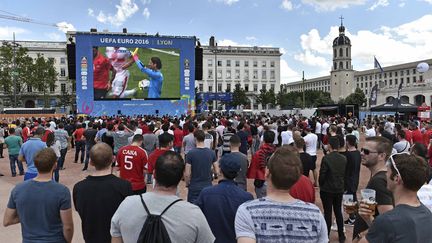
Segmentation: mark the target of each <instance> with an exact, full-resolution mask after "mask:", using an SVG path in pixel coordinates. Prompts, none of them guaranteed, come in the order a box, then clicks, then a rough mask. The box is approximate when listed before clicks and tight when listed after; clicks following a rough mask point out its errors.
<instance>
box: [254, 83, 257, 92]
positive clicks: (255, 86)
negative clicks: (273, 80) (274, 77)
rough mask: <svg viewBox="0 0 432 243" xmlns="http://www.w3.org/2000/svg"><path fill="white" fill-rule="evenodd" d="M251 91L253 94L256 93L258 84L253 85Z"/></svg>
mask: <svg viewBox="0 0 432 243" xmlns="http://www.w3.org/2000/svg"><path fill="white" fill-rule="evenodd" d="M253 91H254V92H257V91H258V84H254V85H253Z"/></svg>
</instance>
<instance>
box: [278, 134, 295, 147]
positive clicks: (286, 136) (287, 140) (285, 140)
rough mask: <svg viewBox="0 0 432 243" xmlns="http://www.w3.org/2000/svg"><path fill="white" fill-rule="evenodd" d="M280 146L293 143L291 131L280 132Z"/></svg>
mask: <svg viewBox="0 0 432 243" xmlns="http://www.w3.org/2000/svg"><path fill="white" fill-rule="evenodd" d="M281 138H282V145H285V144H291V143H294V139H293V134H292V131H283V132H281Z"/></svg>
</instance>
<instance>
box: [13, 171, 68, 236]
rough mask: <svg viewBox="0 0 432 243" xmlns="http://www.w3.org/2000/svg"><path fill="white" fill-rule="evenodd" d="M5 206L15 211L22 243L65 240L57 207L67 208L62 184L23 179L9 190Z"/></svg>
mask: <svg viewBox="0 0 432 243" xmlns="http://www.w3.org/2000/svg"><path fill="white" fill-rule="evenodd" d="M7 207H8V208H10V209H16V210H17V213H18V215H19V218H20V222H21V231H22V237H23V242H24V243H31V242H35V243H36V242H44V243H60V242H66V241H65V239H64V236H63V224H62V221H61V218H60V210H67V209H70V208H71V196H70V192H69V189H68V188H67V187H66V186H64V185H62V184H59V183H57V182H54V181H48V182H39V181H35V180H28V181H24V182H22V183H20V184H18V185H17V186H15V188H14V189H13V190H12V192H11V195H10V197H9V202H8V205H7Z"/></svg>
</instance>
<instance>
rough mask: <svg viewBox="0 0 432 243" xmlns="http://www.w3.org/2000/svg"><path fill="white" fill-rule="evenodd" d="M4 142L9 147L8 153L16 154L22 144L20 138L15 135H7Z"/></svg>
mask: <svg viewBox="0 0 432 243" xmlns="http://www.w3.org/2000/svg"><path fill="white" fill-rule="evenodd" d="M5 144H6V145H7V147H8V149H9V154H10V155H18V154H19V151H20V148H21V144H22V138H21V137H19V136H15V135H11V136H8V137H7V138H6V139H5Z"/></svg>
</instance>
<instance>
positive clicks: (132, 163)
mask: <svg viewBox="0 0 432 243" xmlns="http://www.w3.org/2000/svg"><path fill="white" fill-rule="evenodd" d="M143 140H144V139H143V136H142V135H141V134H136V135H135V136H134V137H133V139H132V144H131V145H127V146H123V147H121V148H120V149H119V151H118V152H117V163H118V165H119V169H120V178H122V179H125V180H128V181H130V183H131V184H132V191H133V193H134V194H135V195H140V194H142V193H145V192H146V191H147V188H146V183H145V180H144V175H145V170H146V167H145V166H146V165H147V160H148V159H147V152H146V151H145V150H144V149H143V148H141V145H142V142H143Z"/></svg>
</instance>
